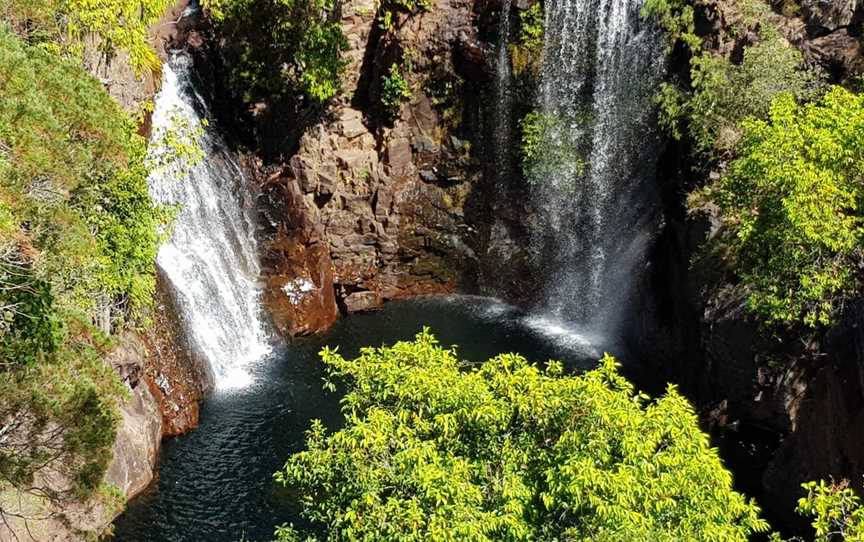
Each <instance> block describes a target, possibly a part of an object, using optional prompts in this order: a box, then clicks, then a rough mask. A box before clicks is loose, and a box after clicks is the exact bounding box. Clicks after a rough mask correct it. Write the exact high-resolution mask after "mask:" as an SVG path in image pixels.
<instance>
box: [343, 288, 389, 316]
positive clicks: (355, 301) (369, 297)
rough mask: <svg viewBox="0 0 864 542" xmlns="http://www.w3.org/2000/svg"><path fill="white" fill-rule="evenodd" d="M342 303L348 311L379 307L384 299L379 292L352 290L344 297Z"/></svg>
mask: <svg viewBox="0 0 864 542" xmlns="http://www.w3.org/2000/svg"><path fill="white" fill-rule="evenodd" d="M344 303H345V309H346V310H347V311H348V312H349V313H350V312H361V311H368V310H371V309H377V308H380V307H381V305H382V304H383V303H384V300H383V299H382V298H381V294H380V293H379V292H354V293H353V294H350V295H348V296H347V297H345V300H344Z"/></svg>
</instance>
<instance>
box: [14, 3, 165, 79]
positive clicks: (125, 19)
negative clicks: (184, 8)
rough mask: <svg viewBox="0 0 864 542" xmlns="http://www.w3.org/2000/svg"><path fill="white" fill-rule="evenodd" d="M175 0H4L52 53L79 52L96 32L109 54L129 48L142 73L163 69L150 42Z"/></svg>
mask: <svg viewBox="0 0 864 542" xmlns="http://www.w3.org/2000/svg"><path fill="white" fill-rule="evenodd" d="M171 4H172V2H171V1H170V0H99V1H98V2H94V1H92V0H40V1H38V2H30V1H28V0H4V1H3V2H2V3H0V13H3V15H4V17H3V18H4V20H6V21H11V22H12V23H13V24H15V28H16V29H17V30H20V31H21V33H22V34H23V35H25V37H26V38H27V41H28V42H29V43H31V44H38V45H39V46H40V47H42V48H44V49H47V50H49V51H51V52H55V53H62V54H69V55H72V56H75V57H77V56H79V55H80V54H81V52H82V51H83V47H84V45H83V42H84V38H86V37H87V35H88V34H95V35H97V36H98V37H99V39H100V46H101V47H102V49H103V51H104V52H105V53H107V54H110V53H112V52H113V51H116V50H123V51H126V52H127V53H129V57H130V60H131V62H132V66H133V67H134V68H135V69H136V70H137V71H138V73H139V74H140V73H142V72H144V71H150V72H158V71H159V68H160V63H159V58H158V57H157V56H156V53H155V52H154V51H153V48H152V47H151V46H150V44H149V41H148V30H147V29H148V27H149V26H150V25H152V24H154V23H156V21H158V20H159V18H160V17H162V15H163V14H164V13H165V11H166V10H167V9H168V7H170V6H171Z"/></svg>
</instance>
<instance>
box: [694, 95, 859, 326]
mask: <svg viewBox="0 0 864 542" xmlns="http://www.w3.org/2000/svg"><path fill="white" fill-rule="evenodd" d="M769 117H770V118H769V120H767V121H765V120H758V119H750V120H747V121H746V122H744V123H743V130H744V137H743V140H742V142H741V145H740V149H739V157H738V158H737V159H736V160H735V161H734V162H733V163H732V165H731V168H730V171H729V174H728V175H726V176H725V177H724V178H723V179H722V180H721V181H720V183H719V184H718V185H717V186H715V187H713V188H711V189H710V191H709V197H711V198H712V199H714V200H715V201H717V202H718V203H719V204H720V206H721V209H722V212H723V218H724V223H726V225H727V227H728V232H729V233H728V235H727V238H726V241H727V243H728V244H729V245H730V246H731V247H732V248H733V249H734V251H735V255H736V257H737V260H738V261H737V270H738V274H739V276H740V277H741V280H742V282H743V284H744V286H745V287H746V288H747V289H748V291H749V294H750V296H749V305H750V307H751V309H752V310H754V311H755V312H756V313H758V314H760V315H762V316H764V317H765V318H766V319H767V320H769V321H779V322H799V321H800V322H803V323H805V324H807V325H811V326H812V325H817V324H828V323H830V322H831V321H832V318H833V316H834V315H835V314H836V312H837V310H838V309H839V308H840V306H842V303H843V301H844V299H846V298H847V297H848V296H850V295H852V294H854V293H855V292H856V291H858V288H859V287H860V280H861V270H862V267H861V266H862V263H864V262H862V239H864V237H862V236H864V223H862V211H861V205H862V202H864V187H862V180H864V97H862V96H860V95H855V94H853V93H851V92H849V91H847V90H845V89H843V88H841V87H833V88H832V89H831V90H830V91H829V92H828V93H827V94H826V95H825V97H824V98H823V99H821V100H820V101H818V102H816V103H811V104H807V105H799V104H798V103H797V102H796V100H795V98H794V97H793V96H791V95H789V94H782V95H780V96H778V97H777V98H776V99H775V100H774V102H773V104H772V106H771V111H770V115H769Z"/></svg>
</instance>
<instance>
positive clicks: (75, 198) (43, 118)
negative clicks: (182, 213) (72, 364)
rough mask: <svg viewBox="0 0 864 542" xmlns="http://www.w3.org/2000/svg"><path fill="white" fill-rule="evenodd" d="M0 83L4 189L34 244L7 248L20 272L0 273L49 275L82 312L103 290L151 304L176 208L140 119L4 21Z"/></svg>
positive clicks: (61, 295) (22, 235)
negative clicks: (151, 167) (161, 248)
mask: <svg viewBox="0 0 864 542" xmlns="http://www.w3.org/2000/svg"><path fill="white" fill-rule="evenodd" d="M0 92H2V93H3V95H4V96H7V98H8V99H5V100H4V101H3V103H2V105H0V141H2V142H3V144H4V145H5V146H6V147H8V149H9V151H8V153H7V156H8V161H9V164H10V167H8V168H6V169H5V171H4V176H3V179H2V182H3V186H4V188H5V190H4V192H3V193H2V194H0V195H2V196H4V199H5V201H4V203H5V204H6V207H7V209H9V212H10V213H11V214H12V216H14V219H15V222H17V224H20V225H21V226H19V228H18V231H17V232H14V229H13V233H14V234H15V235H18V236H19V239H18V240H17V242H16V243H17V244H18V245H19V246H20V245H22V244H23V245H25V246H27V247H29V248H28V250H29V251H32V252H33V256H31V257H23V256H21V255H20V252H21V251H20V250H17V253H18V256H15V255H14V254H13V253H12V252H16V251H12V252H9V254H8V256H9V257H10V258H12V259H11V260H10V261H9V265H7V266H5V267H4V268H3V269H2V270H0V271H2V272H3V273H4V277H7V276H9V275H10V273H13V274H14V273H17V275H15V276H17V278H15V277H12V276H9V278H8V279H6V280H4V279H3V278H0V282H4V283H5V282H16V281H19V280H23V281H24V282H27V283H29V282H34V283H45V284H50V287H51V290H52V296H53V302H54V303H58V304H60V305H62V306H63V307H65V308H66V309H68V310H78V311H83V312H85V313H88V312H90V311H93V310H95V309H96V308H97V302H98V301H99V299H100V297H102V298H104V296H105V295H107V296H109V298H110V299H107V300H103V301H104V302H105V303H107V304H109V305H113V306H117V307H125V308H126V309H128V310H129V311H134V310H136V309H138V308H142V307H146V306H147V305H148V304H149V303H150V295H151V294H152V292H153V291H154V287H155V278H154V272H155V268H154V263H153V262H154V259H155V255H156V250H157V248H158V243H159V237H158V236H157V233H156V232H157V229H158V228H159V226H161V225H162V224H165V223H166V222H167V220H168V218H169V217H168V214H167V212H166V211H165V210H164V209H160V208H158V207H155V206H154V205H153V203H152V201H151V200H150V196H149V194H148V192H147V174H148V169H147V167H146V165H145V157H146V143H145V141H144V139H143V138H142V137H141V136H139V135H138V133H137V126H136V125H135V123H134V122H133V121H132V119H130V118H129V116H128V115H127V114H126V113H124V112H123V111H122V110H121V109H120V107H119V106H118V105H117V104H116V103H115V102H114V101H113V100H111V98H110V97H109V96H108V95H107V93H106V92H105V90H104V89H103V87H102V86H101V85H100V84H99V82H98V81H96V80H94V79H93V78H91V77H90V76H88V75H87V74H86V73H84V72H83V70H82V69H81V68H80V67H78V66H76V65H74V64H72V63H70V62H65V61H62V60H60V59H59V58H58V57H56V56H55V55H52V54H51V53H48V52H45V51H43V50H42V49H41V48H37V47H32V46H29V47H28V46H26V45H24V44H23V43H21V42H20V41H19V40H18V39H17V38H16V37H15V36H14V35H12V34H11V33H9V32H8V31H6V30H0ZM7 245H8V243H7ZM8 250H11V249H8ZM10 265H12V266H13V267H15V268H17V271H15V270H14V269H13V267H10ZM23 274H29V275H30V276H31V278H28V279H23V278H22V276H23ZM31 279H32V280H31ZM13 291H18V292H19V293H20V291H21V288H17V289H15V290H13ZM16 295H17V294H16ZM28 295H29V294H28ZM0 304H2V303H0ZM115 315H116V316H122V315H123V311H120V312H117V313H116V314H115Z"/></svg>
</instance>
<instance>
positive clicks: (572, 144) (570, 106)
mask: <svg viewBox="0 0 864 542" xmlns="http://www.w3.org/2000/svg"><path fill="white" fill-rule="evenodd" d="M641 4H642V0H546V2H545V43H544V50H543V66H542V71H541V76H540V86H539V89H538V97H537V111H538V113H539V117H538V118H539V119H540V120H539V122H541V123H542V127H543V128H542V142H541V144H542V145H543V147H542V148H543V153H544V154H545V157H544V158H543V159H542V160H541V163H539V164H537V165H536V167H534V168H533V169H532V171H531V173H530V174H529V180H530V183H531V191H532V196H531V197H532V205H533V208H534V209H535V214H536V216H535V220H536V225H535V226H534V231H533V232H532V249H533V250H534V253H535V256H536V258H537V259H538V262H537V263H538V269H540V270H542V273H543V276H545V280H544V286H543V287H544V288H545V291H544V292H543V298H544V300H545V301H544V305H545V306H544V307H542V309H543V310H544V311H545V312H546V313H547V314H549V315H550V316H553V317H555V318H560V319H565V320H568V321H571V322H574V323H575V324H577V325H578V326H579V327H580V329H583V330H584V331H585V332H586V334H587V335H591V336H594V337H600V339H599V340H601V341H613V342H614V340H615V335H616V334H617V333H618V326H619V325H620V324H621V322H622V319H623V318H624V317H625V315H626V313H627V310H628V307H629V306H630V298H631V294H632V288H633V286H634V284H635V282H636V277H637V276H638V274H639V270H640V268H641V267H642V266H643V265H644V261H643V260H644V256H645V252H646V249H647V247H648V246H649V244H650V242H651V238H652V235H653V232H654V231H656V229H657V222H658V220H659V218H658V212H657V209H658V202H657V195H656V193H655V189H654V169H655V166H656V156H657V151H658V146H659V138H658V136H657V134H656V128H655V126H654V125H655V120H654V114H653V110H654V108H653V107H652V99H653V96H654V93H655V92H656V89H657V85H658V84H659V82H660V80H661V77H662V73H663V69H664V65H665V55H664V51H663V42H662V36H661V34H660V32H659V31H658V30H657V29H655V28H653V26H651V25H650V24H648V23H647V22H646V21H643V20H642V19H641V18H640V16H639V10H640V8H641Z"/></svg>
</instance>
